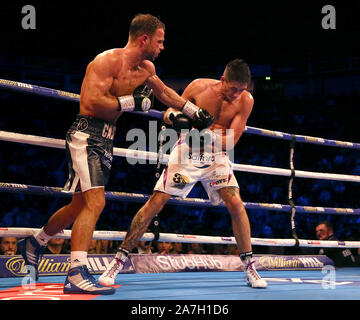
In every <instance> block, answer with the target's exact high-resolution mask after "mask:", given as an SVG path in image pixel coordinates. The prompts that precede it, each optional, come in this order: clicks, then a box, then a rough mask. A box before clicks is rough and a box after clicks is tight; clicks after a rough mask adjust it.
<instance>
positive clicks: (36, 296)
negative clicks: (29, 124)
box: [0, 79, 360, 312]
mask: <svg viewBox="0 0 360 320" xmlns="http://www.w3.org/2000/svg"><path fill="white" fill-rule="evenodd" d="M0 88H2V89H5V90H12V91H17V92H23V93H24V92H25V93H31V94H37V95H41V96H45V97H52V98H56V99H61V100H68V101H74V102H77V101H79V95H77V94H73V93H69V92H64V91H60V90H54V89H50V88H44V87H40V86H37V85H31V84H23V83H20V82H15V81H10V80H3V79H0ZM146 116H149V117H153V118H157V119H160V118H161V117H162V112H160V111H157V110H150V111H149V112H148V113H147V114H146ZM245 132H246V133H248V134H253V135H259V136H263V137H267V138H275V139H282V140H287V141H290V142H291V147H290V155H291V156H290V169H282V168H273V167H260V166H254V165H247V164H236V163H234V164H233V169H234V171H243V172H251V173H258V174H267V175H279V176H286V177H289V204H277V203H250V202H244V205H245V208H246V209H257V210H268V211H281V212H285V213H288V214H289V215H291V228H292V235H293V238H292V239H260V238H251V242H252V245H262V246H273V247H274V246H285V247H312V248H325V247H328V248H340V247H341V248H360V241H318V240H305V239H299V238H298V237H297V234H296V226H295V214H296V213H304V214H317V213H321V214H323V213H327V214H334V215H360V209H355V208H330V207H317V206H298V205H295V203H294V202H293V201H290V200H293V199H292V196H291V195H292V182H293V180H294V178H312V179H325V180H337V181H344V182H352V183H359V182H360V177H359V176H355V175H345V174H334V173H322V172H308V171H302V170H297V169H296V170H295V168H294V166H293V160H292V158H293V153H294V144H295V143H311V144H317V145H323V146H328V147H341V148H348V149H356V150H359V149H360V144H359V143H352V142H344V141H337V140H327V139H322V138H316V137H308V136H301V135H292V134H287V133H282V132H278V131H270V130H265V129H259V128H253V127H246V130H245ZM0 140H2V141H6V142H15V143H20V144H30V145H37V146H43V147H50V148H57V149H64V147H65V142H64V141H63V140H60V139H54V138H50V137H38V136H33V135H27V134H20V133H14V132H5V131H0ZM159 153H160V152H159ZM114 156H120V157H127V158H132V159H133V158H136V159H142V160H151V161H155V162H157V161H159V162H161V163H162V164H165V163H166V162H167V160H168V158H167V155H166V154H165V155H163V158H162V159H159V155H158V154H157V153H154V152H146V151H141V150H129V149H122V148H115V149H114ZM0 192H3V193H21V194H30V195H42V196H46V195H51V196H56V197H70V196H71V193H66V192H63V191H62V188H59V187H51V186H36V185H25V184H18V183H11V182H2V183H0ZM106 197H107V199H108V200H114V201H128V202H139V203H143V202H146V201H147V200H148V199H149V195H146V194H135V193H124V192H112V191H107V192H106ZM168 204H169V205H174V204H176V205H183V206H190V207H200V206H203V207H210V206H212V205H211V203H210V201H209V200H206V199H197V198H187V199H179V198H175V197H172V198H171V199H170V200H169V202H168ZM36 231H38V230H36V229H32V228H11V227H9V228H8V227H4V228H0V236H12V237H18V238H21V237H25V236H29V235H33V234H34V233H35V232H36ZM125 234H126V233H125V232H123V231H122V232H121V231H95V232H94V235H93V238H94V239H108V240H122V239H124V237H125ZM70 236H71V231H70V230H64V231H63V232H61V233H59V234H57V235H56V236H55V237H60V238H70ZM158 236H159V237H158V241H173V242H183V243H192V242H197V243H208V244H236V241H235V239H234V237H228V236H223V237H221V236H216V237H214V236H197V235H179V234H167V233H161V234H159V235H158ZM154 238H155V234H153V233H145V234H144V235H143V237H142V239H141V240H142V241H152V240H154ZM149 265H151V264H149ZM259 273H260V275H261V276H262V277H263V278H264V279H265V280H266V281H267V282H268V284H269V285H268V288H266V289H253V288H250V287H248V286H247V284H246V282H245V281H244V273H243V272H242V271H241V270H231V271H228V270H227V271H225V272H201V271H200V272H191V270H190V271H189V270H188V271H187V272H156V271H155V272H149V271H148V272H146V273H139V272H130V273H124V274H121V275H119V276H118V278H117V280H116V282H115V286H116V293H115V294H114V295H112V296H95V295H65V294H63V291H62V288H63V283H64V280H65V275H57V276H55V275H52V276H48V275H42V276H41V277H40V279H39V281H38V283H36V284H34V283H26V277H7V278H0V300H4V301H5V300H129V301H133V300H136V301H137V300H151V301H157V300H162V301H163V300H171V301H175V300H183V301H189V300H191V301H197V300H208V301H210V300H211V301H231V300H307V301H310V300H358V299H359V297H360V287H359V284H360V268H342V269H339V268H337V269H335V268H334V267H332V266H331V264H330V265H327V264H323V266H322V268H317V270H314V269H309V270H261V269H259ZM95 277H96V278H97V277H99V275H98V274H97V275H95ZM173 311H174V310H172V312H173Z"/></svg>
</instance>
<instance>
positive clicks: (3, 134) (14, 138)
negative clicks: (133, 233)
mask: <svg viewBox="0 0 360 320" xmlns="http://www.w3.org/2000/svg"><path fill="white" fill-rule="evenodd" d="M0 140H2V141H8V142H16V143H25V144H31V145H36V146H43V147H51V148H58V149H65V140H61V139H55V138H47V137H40V136H34V135H27V134H21V133H15V132H7V131H0ZM114 156H119V157H126V158H132V159H139V160H149V161H153V162H154V164H156V163H157V159H158V154H157V153H156V152H149V151H141V150H132V149H123V148H114ZM168 158H169V155H167V154H164V155H163V163H167V161H168ZM232 165H233V170H234V171H242V172H250V173H260V174H270V175H278V176H287V177H290V176H291V174H292V172H291V170H290V169H282V168H274V167H264V166H255V165H249V164H238V163H233V164H232ZM296 177H297V178H311V179H323V180H336V181H346V182H360V176H356V175H345V174H335V173H322V172H311V171H302V170H296Z"/></svg>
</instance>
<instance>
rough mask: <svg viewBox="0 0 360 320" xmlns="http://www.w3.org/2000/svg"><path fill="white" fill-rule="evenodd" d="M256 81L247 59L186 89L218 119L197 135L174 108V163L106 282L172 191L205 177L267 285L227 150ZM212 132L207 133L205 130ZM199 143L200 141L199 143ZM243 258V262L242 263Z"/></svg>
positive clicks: (249, 263) (250, 265) (257, 283)
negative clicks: (256, 260) (176, 134)
mask: <svg viewBox="0 0 360 320" xmlns="http://www.w3.org/2000/svg"><path fill="white" fill-rule="evenodd" d="M250 81H251V75H250V70H249V67H248V65H247V64H246V62H244V61H243V60H240V59H236V60H233V61H231V62H229V63H228V64H227V66H226V68H225V71H224V74H223V76H222V77H221V78H220V80H214V79H197V80H194V81H193V82H191V83H190V84H189V85H188V87H187V88H186V89H185V91H184V93H183V94H182V97H183V98H185V99H187V100H189V101H191V102H193V103H196V105H198V106H200V107H201V108H202V109H205V110H206V111H208V112H209V113H210V114H211V115H212V116H213V117H214V121H213V123H212V124H211V125H210V127H209V128H208V129H205V130H202V131H201V133H199V131H197V133H198V135H196V134H195V135H194V136H193V138H192V139H189V138H188V139H187V137H189V136H191V135H190V133H192V132H193V130H194V129H192V131H190V132H189V131H188V135H186V133H184V130H183V129H185V130H186V129H191V128H192V127H196V128H198V126H197V125H196V123H195V122H194V121H192V120H189V119H188V118H187V117H186V116H184V115H183V114H182V112H180V111H179V110H176V109H173V108H169V109H168V110H167V111H166V112H165V114H164V121H165V122H166V123H167V124H171V125H172V126H173V127H174V129H175V130H177V131H181V132H182V134H181V135H180V138H179V140H178V142H177V143H176V145H175V146H174V148H173V150H172V152H171V154H170V157H169V162H168V166H167V167H166V168H165V169H164V171H163V173H162V175H161V177H160V178H159V180H158V181H157V183H156V186H155V188H154V192H153V194H152V196H151V197H150V199H149V200H148V201H147V202H146V203H145V205H144V206H143V207H142V208H141V209H140V210H139V211H138V212H137V214H136V215H135V217H134V219H133V221H132V223H131V225H130V228H129V230H128V232H127V235H126V237H125V239H124V241H123V242H122V243H121V245H120V247H119V249H118V252H117V253H116V256H115V258H114V259H113V261H112V262H111V263H110V264H109V266H108V267H107V269H106V271H105V272H104V273H103V274H102V275H101V277H100V278H99V282H100V283H101V284H102V285H113V284H114V282H115V278H116V276H117V274H118V273H119V271H120V270H121V269H122V267H123V265H124V264H125V262H126V260H127V259H128V257H127V255H128V253H129V252H130V251H131V250H132V249H133V248H134V247H135V246H136V245H137V243H138V241H139V239H140V238H141V237H142V235H143V233H144V232H145V231H146V229H147V227H148V226H149V224H150V222H151V220H152V219H153V218H154V217H155V216H156V215H157V214H158V213H159V212H160V211H161V210H162V208H163V206H164V205H165V204H166V202H167V201H168V200H169V199H170V197H171V196H180V197H186V196H187V195H188V193H189V192H190V191H191V189H192V187H193V186H194V184H195V183H196V182H198V181H201V183H202V184H203V186H204V188H205V189H206V191H207V193H208V195H209V198H210V200H211V202H212V203H213V204H214V205H216V204H218V203H220V202H224V203H225V205H226V207H227V209H228V210H229V212H230V216H231V221H232V227H233V232H234V237H235V239H236V242H237V246H238V248H239V251H240V261H241V262H242V264H243V266H244V271H245V275H246V276H245V279H246V281H247V283H248V284H249V285H250V286H251V287H253V288H266V287H267V283H266V281H265V280H263V279H262V278H261V277H260V276H259V274H258V273H257V271H256V269H255V267H254V259H253V258H252V247H251V232H250V224H249V219H248V217H247V213H246V210H245V207H244V204H243V202H242V200H241V197H240V192H239V186H238V184H237V182H236V179H235V177H234V174H233V171H232V168H231V163H230V161H229V158H228V157H227V155H226V152H227V151H228V150H231V149H232V148H233V147H234V146H235V144H236V143H237V142H238V140H239V139H240V136H241V135H242V133H243V132H244V129H245V126H246V122H247V119H248V117H249V116H250V113H251V111H252V108H253V105H254V99H253V97H252V95H251V93H250V92H249V91H248V85H249V84H250ZM204 131H207V132H204ZM195 142H197V143H195ZM240 261H239V263H240Z"/></svg>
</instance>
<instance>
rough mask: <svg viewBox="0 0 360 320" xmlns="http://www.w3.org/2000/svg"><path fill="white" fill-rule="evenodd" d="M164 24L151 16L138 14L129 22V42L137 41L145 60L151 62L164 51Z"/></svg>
mask: <svg viewBox="0 0 360 320" xmlns="http://www.w3.org/2000/svg"><path fill="white" fill-rule="evenodd" d="M164 36H165V24H164V23H163V22H161V21H160V20H159V19H158V18H156V17H154V16H152V15H151V14H138V15H136V16H135V17H134V19H133V20H132V21H131V25H130V30H129V41H132V42H133V41H138V42H139V43H140V45H141V48H142V50H143V53H144V57H145V59H148V60H151V61H153V60H154V59H155V58H156V57H157V56H158V55H159V54H160V52H161V50H164Z"/></svg>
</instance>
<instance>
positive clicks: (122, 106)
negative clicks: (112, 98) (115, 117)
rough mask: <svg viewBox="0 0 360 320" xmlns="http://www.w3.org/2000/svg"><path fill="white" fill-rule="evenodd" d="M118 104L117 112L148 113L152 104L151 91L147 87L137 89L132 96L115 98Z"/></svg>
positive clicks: (152, 96)
mask: <svg viewBox="0 0 360 320" xmlns="http://www.w3.org/2000/svg"><path fill="white" fill-rule="evenodd" d="M117 99H118V102H119V108H118V111H121V112H131V111H143V112H146V111H149V110H150V108H151V106H152V105H153V104H154V94H153V90H152V89H149V87H148V86H146V85H144V86H140V87H137V88H136V89H135V91H134V93H133V94H132V95H127V96H121V97H117Z"/></svg>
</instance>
